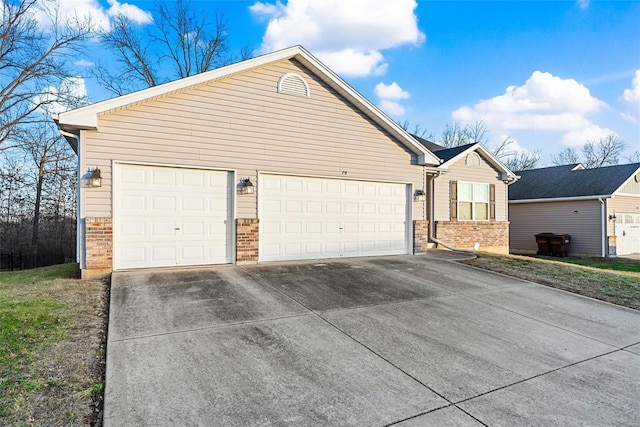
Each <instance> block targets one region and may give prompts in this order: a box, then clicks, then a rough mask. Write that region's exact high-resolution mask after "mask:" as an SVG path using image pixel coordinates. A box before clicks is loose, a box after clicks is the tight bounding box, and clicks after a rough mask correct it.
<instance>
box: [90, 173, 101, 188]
mask: <svg viewBox="0 0 640 427" xmlns="http://www.w3.org/2000/svg"><path fill="white" fill-rule="evenodd" d="M89 184H90V185H91V186H92V187H94V188H97V187H102V176H101V175H100V169H98V168H95V170H94V171H93V172H91V177H89Z"/></svg>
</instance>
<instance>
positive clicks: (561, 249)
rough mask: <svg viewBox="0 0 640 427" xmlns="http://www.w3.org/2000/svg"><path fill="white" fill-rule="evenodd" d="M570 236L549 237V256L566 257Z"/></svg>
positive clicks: (555, 235) (557, 235)
mask: <svg viewBox="0 0 640 427" xmlns="http://www.w3.org/2000/svg"><path fill="white" fill-rule="evenodd" d="M570 243H571V236H570V235H568V234H554V235H553V236H551V254H552V255H553V256H565V257H566V256H568V252H569V244H570Z"/></svg>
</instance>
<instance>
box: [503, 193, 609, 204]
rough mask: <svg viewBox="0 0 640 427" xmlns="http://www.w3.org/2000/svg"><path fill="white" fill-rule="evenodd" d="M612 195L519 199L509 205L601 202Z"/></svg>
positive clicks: (511, 201) (510, 201)
mask: <svg viewBox="0 0 640 427" xmlns="http://www.w3.org/2000/svg"><path fill="white" fill-rule="evenodd" d="M610 197H611V194H602V195H599V196H576V197H554V198H548V199H518V200H509V204H513V205H517V204H520V203H540V202H572V201H575V200H601V199H608V198H610Z"/></svg>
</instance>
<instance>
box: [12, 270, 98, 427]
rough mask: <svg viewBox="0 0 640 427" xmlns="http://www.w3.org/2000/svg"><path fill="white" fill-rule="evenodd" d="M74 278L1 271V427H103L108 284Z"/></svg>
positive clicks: (68, 273)
mask: <svg viewBox="0 0 640 427" xmlns="http://www.w3.org/2000/svg"><path fill="white" fill-rule="evenodd" d="M76 274H77V267H76V265H75V264H64V265H58V266H52V267H44V268H37V269H33V270H24V271H14V272H0V425H3V426H4V425H7V426H51V425H97V424H99V423H100V422H101V420H100V415H101V414H100V413H99V412H100V410H101V400H102V382H103V371H104V357H103V356H104V354H103V353H104V327H105V314H106V313H105V312H106V289H107V285H106V283H105V282H101V281H80V280H77V279H76V278H75V277H76Z"/></svg>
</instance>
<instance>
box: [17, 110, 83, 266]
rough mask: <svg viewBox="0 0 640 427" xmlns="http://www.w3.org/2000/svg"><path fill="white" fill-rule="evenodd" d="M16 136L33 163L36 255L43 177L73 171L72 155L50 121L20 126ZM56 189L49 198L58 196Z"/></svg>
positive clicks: (32, 241)
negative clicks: (24, 126) (36, 124)
mask: <svg viewBox="0 0 640 427" xmlns="http://www.w3.org/2000/svg"><path fill="white" fill-rule="evenodd" d="M17 139H18V140H19V141H20V148H21V149H22V150H23V151H24V153H25V154H26V155H27V157H28V158H29V159H30V160H31V161H32V164H33V166H35V172H36V174H35V180H34V187H35V188H34V190H35V192H34V196H33V212H32V222H33V226H32V229H31V230H32V233H31V249H32V253H34V254H37V253H38V247H39V241H40V214H41V205H42V201H43V189H44V185H45V180H47V179H49V178H50V177H51V176H54V175H60V174H68V172H69V169H72V170H73V166H72V162H73V159H74V157H75V156H74V153H73V151H71V149H70V147H69V146H68V144H66V142H65V140H64V138H62V137H61V136H60V134H59V133H58V131H57V128H56V127H55V125H54V124H53V122H47V123H43V124H40V125H38V126H30V127H26V128H22V129H21V130H20V132H19V133H18V136H17ZM57 190H58V189H54V191H53V194H50V197H52V198H53V199H56V198H57V197H58V196H59V195H56V194H55V192H56V191H57ZM63 194H64V193H63Z"/></svg>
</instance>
